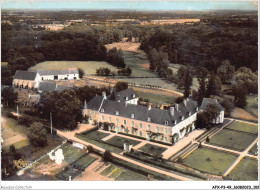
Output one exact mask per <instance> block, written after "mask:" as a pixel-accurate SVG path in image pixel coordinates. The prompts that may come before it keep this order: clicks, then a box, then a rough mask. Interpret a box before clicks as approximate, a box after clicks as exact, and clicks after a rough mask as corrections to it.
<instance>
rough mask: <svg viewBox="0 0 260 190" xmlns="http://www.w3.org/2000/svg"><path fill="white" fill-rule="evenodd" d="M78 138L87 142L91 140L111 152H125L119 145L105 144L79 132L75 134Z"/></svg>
mask: <svg viewBox="0 0 260 190" xmlns="http://www.w3.org/2000/svg"><path fill="white" fill-rule="evenodd" d="M75 136H76V137H77V138H79V139H81V140H83V141H86V142H89V143H91V144H94V145H96V146H98V147H101V148H104V149H106V150H109V151H111V152H115V153H120V152H123V149H122V148H118V147H115V146H112V145H109V144H105V143H103V142H101V141H99V140H93V139H90V138H87V137H86V136H84V135H80V134H77V135H75Z"/></svg>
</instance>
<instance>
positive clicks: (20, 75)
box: [14, 70, 37, 80]
mask: <svg viewBox="0 0 260 190" xmlns="http://www.w3.org/2000/svg"><path fill="white" fill-rule="evenodd" d="M36 75H37V72H32V71H20V70H17V71H16V72H15V75H14V79H20V80H35V78H36Z"/></svg>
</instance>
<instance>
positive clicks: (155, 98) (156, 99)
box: [136, 91, 177, 104]
mask: <svg viewBox="0 0 260 190" xmlns="http://www.w3.org/2000/svg"><path fill="white" fill-rule="evenodd" d="M136 94H137V96H138V97H139V98H143V99H148V100H149V102H152V103H157V104H172V103H174V101H175V100H176V98H177V96H166V95H158V94H151V93H145V92H139V91H137V92H136Z"/></svg>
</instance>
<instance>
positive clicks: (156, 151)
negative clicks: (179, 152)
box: [138, 144, 167, 155]
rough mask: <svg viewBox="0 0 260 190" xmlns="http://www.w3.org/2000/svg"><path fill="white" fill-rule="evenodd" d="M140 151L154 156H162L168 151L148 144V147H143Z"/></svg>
mask: <svg viewBox="0 0 260 190" xmlns="http://www.w3.org/2000/svg"><path fill="white" fill-rule="evenodd" d="M138 150H141V151H143V152H146V153H149V154H153V155H161V154H162V153H163V152H164V151H165V150H167V149H166V148H163V147H160V146H156V145H151V144H146V145H144V146H142V147H141V148H139V149H138Z"/></svg>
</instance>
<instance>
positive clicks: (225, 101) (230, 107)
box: [220, 98, 235, 116]
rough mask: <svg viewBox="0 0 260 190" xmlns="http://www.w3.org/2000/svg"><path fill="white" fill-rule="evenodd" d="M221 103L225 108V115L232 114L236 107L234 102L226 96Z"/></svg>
mask: <svg viewBox="0 0 260 190" xmlns="http://www.w3.org/2000/svg"><path fill="white" fill-rule="evenodd" d="M220 104H221V105H222V107H223V108H225V116H230V113H231V111H232V110H233V109H234V107H235V106H234V103H233V102H232V100H230V99H229V98H224V99H223V100H222V101H221V102H220Z"/></svg>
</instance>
